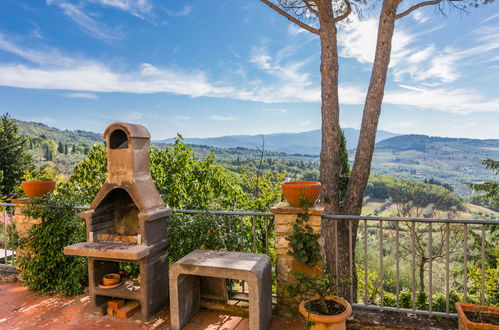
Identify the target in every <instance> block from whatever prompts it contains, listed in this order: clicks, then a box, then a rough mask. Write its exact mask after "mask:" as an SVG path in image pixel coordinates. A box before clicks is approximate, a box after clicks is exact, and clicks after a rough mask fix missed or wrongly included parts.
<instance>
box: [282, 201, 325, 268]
mask: <svg viewBox="0 0 499 330" xmlns="http://www.w3.org/2000/svg"><path fill="white" fill-rule="evenodd" d="M300 202H301V205H302V209H303V211H304V212H302V213H300V214H298V216H297V217H296V221H295V224H294V225H293V234H291V235H290V236H289V237H286V240H288V241H289V247H290V248H291V249H290V250H289V251H288V254H289V255H291V256H293V257H294V258H295V259H296V260H298V261H299V262H301V263H302V264H304V265H307V266H309V267H313V266H314V265H315V264H317V262H318V261H319V260H320V259H321V247H320V245H319V243H318V240H319V237H320V235H319V234H314V232H313V229H312V227H311V226H310V225H308V224H307V222H308V220H309V219H310V216H309V214H308V204H307V200H306V198H305V196H304V195H303V194H302V195H301V196H300Z"/></svg>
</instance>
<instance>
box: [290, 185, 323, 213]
mask: <svg viewBox="0 0 499 330" xmlns="http://www.w3.org/2000/svg"><path fill="white" fill-rule="evenodd" d="M282 192H283V194H284V198H286V200H287V201H288V203H289V205H291V206H293V207H302V205H301V203H300V196H301V195H302V194H303V195H304V196H305V198H306V200H307V204H308V206H309V207H310V206H312V205H314V203H315V201H316V200H317V197H319V193H320V192H321V183H320V182H318V181H291V182H284V183H283V184H282Z"/></svg>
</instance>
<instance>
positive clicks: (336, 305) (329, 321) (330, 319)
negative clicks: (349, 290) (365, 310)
mask: <svg viewBox="0 0 499 330" xmlns="http://www.w3.org/2000/svg"><path fill="white" fill-rule="evenodd" d="M322 274H323V276H319V277H312V276H308V275H306V274H305V273H300V272H298V273H295V274H294V276H295V279H296V284H295V285H290V286H289V287H288V291H289V293H290V294H291V295H292V296H301V298H302V301H301V303H300V305H299V307H298V310H299V312H300V314H301V315H302V316H303V317H304V318H305V320H306V323H305V327H306V328H307V329H312V330H322V329H346V320H347V319H348V318H349V317H350V315H352V306H351V305H350V304H349V303H348V301H346V300H345V299H343V298H341V297H338V296H336V295H335V291H336V290H335V287H334V286H333V281H332V280H331V276H330V275H329V272H327V271H324V269H323V270H322Z"/></svg>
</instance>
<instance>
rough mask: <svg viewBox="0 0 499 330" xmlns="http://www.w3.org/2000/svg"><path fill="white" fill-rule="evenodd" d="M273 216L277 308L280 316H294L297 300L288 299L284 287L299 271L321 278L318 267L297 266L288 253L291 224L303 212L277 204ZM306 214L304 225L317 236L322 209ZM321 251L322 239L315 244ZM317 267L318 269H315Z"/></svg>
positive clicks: (292, 282) (317, 208)
mask: <svg viewBox="0 0 499 330" xmlns="http://www.w3.org/2000/svg"><path fill="white" fill-rule="evenodd" d="M271 212H272V213H274V214H275V217H274V234H275V249H276V280H277V309H278V313H279V314H280V315H283V316H297V315H299V313H298V305H299V303H300V298H299V297H290V295H289V293H288V291H287V287H288V286H289V285H291V284H295V283H296V281H295V278H294V275H293V274H294V273H295V272H303V273H305V274H307V275H309V276H321V275H322V274H321V273H320V271H319V269H320V268H321V267H308V266H306V265H304V264H301V263H300V262H299V261H297V260H296V259H295V258H294V257H293V256H291V255H289V254H288V251H289V244H288V243H289V242H288V240H286V238H287V237H289V236H290V235H292V234H293V232H294V229H293V225H294V224H295V222H296V219H297V217H298V215H299V214H300V213H303V212H305V211H304V210H303V209H301V208H295V207H291V206H290V205H289V204H288V203H285V202H283V203H279V204H277V205H276V206H274V207H273V208H272V209H271ZM306 212H308V214H309V220H308V221H307V225H309V226H311V227H312V229H313V232H314V233H315V234H320V233H321V219H322V215H323V214H324V207H323V206H314V207H312V208H309V209H308V210H307V211H306ZM319 244H320V245H321V248H322V249H323V248H324V244H323V242H322V239H321V240H320V241H319ZM318 268H319V269H318Z"/></svg>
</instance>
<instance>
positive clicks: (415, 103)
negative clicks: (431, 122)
mask: <svg viewBox="0 0 499 330" xmlns="http://www.w3.org/2000/svg"><path fill="white" fill-rule="evenodd" d="M400 87H402V88H403V89H399V90H389V91H387V92H386V93H385V98H384V100H383V103H384V104H395V105H405V106H411V107H416V108H420V109H426V110H438V111H443V112H449V113H455V114H470V113H474V112H498V113H499V98H497V99H492V100H485V99H484V98H483V97H482V96H481V95H480V94H479V93H478V92H477V91H474V90H470V89H464V88H457V89H451V88H447V87H446V88H422V87H414V86H408V85H400Z"/></svg>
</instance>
